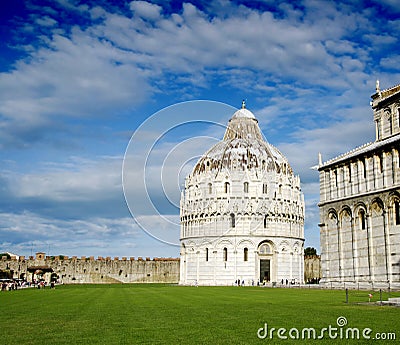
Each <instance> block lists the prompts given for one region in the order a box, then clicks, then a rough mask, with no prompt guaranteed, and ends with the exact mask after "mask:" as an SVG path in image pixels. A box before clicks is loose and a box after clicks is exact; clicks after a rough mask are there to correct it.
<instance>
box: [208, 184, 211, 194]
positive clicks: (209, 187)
mask: <svg viewBox="0 0 400 345" xmlns="http://www.w3.org/2000/svg"><path fill="white" fill-rule="evenodd" d="M211 193H212V183H209V184H208V194H211Z"/></svg>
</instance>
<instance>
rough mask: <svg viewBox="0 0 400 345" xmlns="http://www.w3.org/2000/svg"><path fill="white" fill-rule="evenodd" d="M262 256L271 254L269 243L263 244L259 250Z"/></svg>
mask: <svg viewBox="0 0 400 345" xmlns="http://www.w3.org/2000/svg"><path fill="white" fill-rule="evenodd" d="M259 253H260V254H271V247H270V246H269V245H268V244H267V243H263V244H262V245H261V247H260V250H259Z"/></svg>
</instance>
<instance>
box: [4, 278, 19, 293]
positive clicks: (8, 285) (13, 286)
mask: <svg viewBox="0 0 400 345" xmlns="http://www.w3.org/2000/svg"><path fill="white" fill-rule="evenodd" d="M20 286H21V285H20V283H19V282H17V281H15V280H4V281H2V282H1V291H11V290H17V289H18V287H20Z"/></svg>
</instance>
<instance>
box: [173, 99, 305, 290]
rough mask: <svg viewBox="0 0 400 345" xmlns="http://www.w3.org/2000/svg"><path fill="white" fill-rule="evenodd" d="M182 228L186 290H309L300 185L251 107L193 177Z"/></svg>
mask: <svg viewBox="0 0 400 345" xmlns="http://www.w3.org/2000/svg"><path fill="white" fill-rule="evenodd" d="M180 222H181V234H180V242H181V254H180V284H188V285H190V284H199V285H232V284H234V283H235V282H236V283H238V282H240V283H241V284H242V283H243V282H244V283H245V284H246V285H248V284H257V283H264V284H272V283H274V282H278V283H280V282H282V281H283V282H285V283H286V281H288V282H289V284H290V283H303V280H304V278H303V271H304V256H303V243H304V197H303V194H302V192H301V188H300V178H299V176H297V175H295V174H294V173H293V170H292V168H291V166H290V165H289V163H288V161H287V159H286V158H285V156H283V155H282V153H281V152H279V150H278V149H277V148H276V147H274V146H272V145H271V144H269V143H267V142H266V141H265V140H264V138H263V135H262V133H261V131H260V128H259V126H258V121H257V119H256V118H255V116H254V114H253V113H252V112H250V111H249V110H248V109H246V106H245V104H244V102H243V104H242V108H241V109H239V110H237V111H236V112H235V113H234V114H233V116H232V118H231V119H230V120H229V122H228V125H227V128H226V132H225V135H224V138H223V140H222V141H220V142H218V143H217V144H216V145H214V146H213V147H211V148H210V149H209V150H208V151H207V152H206V153H205V154H204V155H203V156H202V157H201V158H200V159H199V161H198V162H197V164H196V165H195V167H194V169H193V171H192V172H191V173H190V174H189V175H188V176H187V178H186V180H185V189H184V191H183V192H182V196H181V204H180Z"/></svg>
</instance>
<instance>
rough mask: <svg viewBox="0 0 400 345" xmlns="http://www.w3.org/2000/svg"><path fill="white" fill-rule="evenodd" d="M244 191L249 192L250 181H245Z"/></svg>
mask: <svg viewBox="0 0 400 345" xmlns="http://www.w3.org/2000/svg"><path fill="white" fill-rule="evenodd" d="M243 191H244V192H245V193H248V192H249V183H248V182H245V183H244V184H243Z"/></svg>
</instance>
